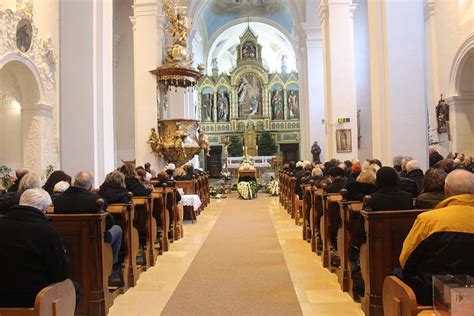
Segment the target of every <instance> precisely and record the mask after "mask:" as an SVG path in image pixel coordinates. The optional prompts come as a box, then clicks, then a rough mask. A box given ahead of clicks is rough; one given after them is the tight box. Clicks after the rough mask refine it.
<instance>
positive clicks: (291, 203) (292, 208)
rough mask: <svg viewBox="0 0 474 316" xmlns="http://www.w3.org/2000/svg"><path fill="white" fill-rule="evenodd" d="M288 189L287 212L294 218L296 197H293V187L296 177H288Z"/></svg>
mask: <svg viewBox="0 0 474 316" xmlns="http://www.w3.org/2000/svg"><path fill="white" fill-rule="evenodd" d="M289 183H290V190H289V192H288V199H289V203H288V209H287V211H288V214H290V215H291V218H295V208H296V199H295V195H296V193H295V188H296V177H290V180H289Z"/></svg>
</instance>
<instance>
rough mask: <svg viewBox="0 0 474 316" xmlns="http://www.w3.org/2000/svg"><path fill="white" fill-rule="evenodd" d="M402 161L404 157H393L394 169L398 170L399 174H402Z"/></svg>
mask: <svg viewBox="0 0 474 316" xmlns="http://www.w3.org/2000/svg"><path fill="white" fill-rule="evenodd" d="M402 160H403V156H402V155H396V156H395V157H393V169H395V170H397V172H398V174H400V172H402Z"/></svg>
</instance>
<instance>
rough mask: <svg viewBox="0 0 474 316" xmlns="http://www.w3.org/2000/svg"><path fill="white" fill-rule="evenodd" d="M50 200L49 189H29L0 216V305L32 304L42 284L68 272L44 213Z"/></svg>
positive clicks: (60, 278) (57, 237)
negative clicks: (15, 203)
mask: <svg viewBox="0 0 474 316" xmlns="http://www.w3.org/2000/svg"><path fill="white" fill-rule="evenodd" d="M49 204H51V198H50V197H49V194H48V192H46V191H45V190H43V189H41V188H34V189H28V190H26V191H24V192H23V194H22V195H21V198H20V202H19V205H16V206H14V207H12V208H11V209H10V210H9V211H8V212H7V214H6V215H5V216H4V217H3V218H0V280H2V282H0V307H33V306H34V304H35V299H36V295H37V294H38V293H39V292H40V291H41V290H42V289H43V288H45V287H46V286H48V285H50V284H52V283H55V282H61V281H64V280H65V279H66V278H67V277H68V275H69V260H68V258H67V256H66V253H65V250H64V246H63V243H62V241H61V238H60V235H59V232H58V231H57V230H56V229H55V228H54V227H53V226H52V225H50V224H49V221H48V219H47V218H46V216H45V212H46V209H47V207H48V205H49Z"/></svg>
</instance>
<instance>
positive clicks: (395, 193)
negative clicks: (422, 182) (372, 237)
mask: <svg viewBox="0 0 474 316" xmlns="http://www.w3.org/2000/svg"><path fill="white" fill-rule="evenodd" d="M376 183H377V186H378V187H379V189H378V191H377V192H375V193H373V194H372V195H371V197H372V204H371V208H372V211H391V210H409V209H412V208H413V196H412V195H411V194H410V193H408V192H405V191H402V190H400V187H399V184H400V176H399V175H398V173H397V171H396V170H395V169H393V168H392V167H382V168H380V169H379V171H377V180H376Z"/></svg>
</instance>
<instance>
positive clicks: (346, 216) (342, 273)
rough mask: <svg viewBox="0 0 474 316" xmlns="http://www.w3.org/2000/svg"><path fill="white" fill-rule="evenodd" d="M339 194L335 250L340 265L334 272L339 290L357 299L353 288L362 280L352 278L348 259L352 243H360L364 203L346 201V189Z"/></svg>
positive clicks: (350, 256) (351, 254)
mask: <svg viewBox="0 0 474 316" xmlns="http://www.w3.org/2000/svg"><path fill="white" fill-rule="evenodd" d="M341 196H342V200H341V201H339V210H340V217H341V225H340V227H339V230H338V232H337V250H338V255H339V259H340V265H339V267H338V268H337V269H336V273H337V276H338V280H339V284H340V285H341V290H343V291H344V292H346V291H347V292H349V295H350V296H351V297H352V298H353V299H354V300H358V299H359V298H358V297H357V295H356V291H355V288H356V286H358V285H359V283H361V282H362V280H361V279H359V280H357V279H355V280H354V279H353V278H352V275H353V274H355V272H354V271H352V267H351V264H350V263H351V261H350V259H351V258H352V257H353V253H352V249H353V247H352V246H353V245H354V243H356V244H357V245H360V243H361V241H358V238H360V229H361V228H360V225H361V217H360V211H361V210H362V207H363V205H364V204H363V203H362V202H360V201H348V200H347V190H346V189H342V190H341ZM359 274H360V273H359Z"/></svg>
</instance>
